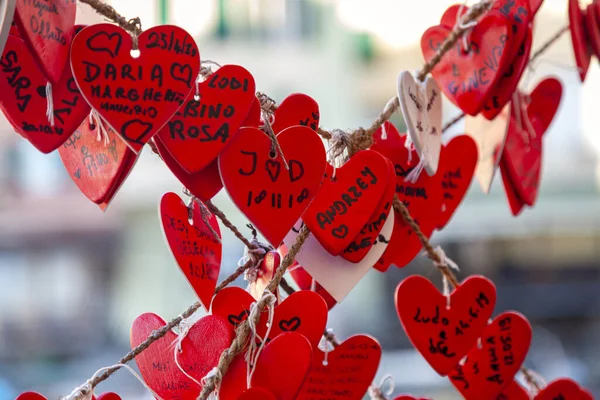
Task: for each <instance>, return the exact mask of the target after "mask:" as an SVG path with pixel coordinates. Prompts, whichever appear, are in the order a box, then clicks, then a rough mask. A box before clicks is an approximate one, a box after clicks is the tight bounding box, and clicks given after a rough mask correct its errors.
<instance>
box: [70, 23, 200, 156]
mask: <svg viewBox="0 0 600 400" xmlns="http://www.w3.org/2000/svg"><path fill="white" fill-rule="evenodd" d="M137 42H138V47H139V53H138V54H137V57H134V55H135V53H132V45H133V40H132V37H131V35H130V34H129V33H128V32H127V31H125V30H124V29H122V28H120V27H118V26H116V25H112V24H97V25H92V26H89V27H87V28H85V29H83V30H82V31H81V32H79V34H78V35H77V36H75V39H74V40H73V44H72V46H71V67H72V69H73V76H74V77H75V81H76V82H77V85H78V86H79V89H80V90H81V93H82V94H83V97H84V98H85V99H86V101H87V102H88V103H89V104H90V105H91V106H92V107H93V108H94V109H95V110H97V111H98V113H100V115H101V116H102V117H104V119H105V120H106V121H107V122H108V124H109V125H110V126H111V127H112V128H113V129H114V130H115V132H118V133H119V135H121V137H122V138H123V139H124V140H125V142H126V143H127V145H128V146H129V147H131V149H132V150H133V151H135V152H136V153H137V152H139V151H140V150H141V148H142V147H143V146H144V144H146V143H147V142H148V141H149V140H150V139H151V138H152V136H154V134H156V133H157V132H158V131H159V129H160V128H162V127H163V126H164V125H165V124H166V123H167V122H168V121H169V120H170V119H171V117H173V115H174V114H175V112H176V111H177V109H178V108H179V107H180V106H181V105H182V104H184V103H185V101H186V99H187V98H188V95H190V93H191V91H192V88H193V87H194V83H195V80H196V77H197V76H198V71H199V69H200V52H199V51H198V47H197V46H196V43H195V42H194V38H192V37H191V36H190V34H189V33H187V32H186V31H185V30H183V29H181V28H179V27H177V26H172V25H160V26H156V27H153V28H150V29H148V30H145V31H144V32H143V33H142V34H140V35H139V37H138V41H137Z"/></svg>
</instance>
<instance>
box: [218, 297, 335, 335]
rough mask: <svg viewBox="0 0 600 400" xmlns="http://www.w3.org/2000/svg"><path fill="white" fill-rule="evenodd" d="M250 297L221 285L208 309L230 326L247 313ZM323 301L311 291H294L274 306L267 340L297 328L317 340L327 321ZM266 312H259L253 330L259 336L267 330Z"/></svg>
mask: <svg viewBox="0 0 600 400" xmlns="http://www.w3.org/2000/svg"><path fill="white" fill-rule="evenodd" d="M254 302H256V300H254V298H253V297H252V296H251V295H250V294H249V293H248V292H246V291H245V290H244V289H242V288H239V287H228V288H225V289H223V290H221V291H219V293H217V295H216V296H215V297H214V299H213V302H212V306H211V311H212V314H213V315H217V316H219V317H221V318H223V319H224V320H226V321H228V322H229V323H230V324H231V325H232V326H233V327H234V328H236V327H237V326H238V325H239V324H241V323H242V322H243V321H245V320H246V319H247V318H248V315H250V308H251V305H252V303H254ZM327 312H328V310H327V305H326V304H325V301H324V300H323V299H322V298H321V296H319V295H318V294H317V293H315V292H311V291H308V290H301V291H298V292H294V293H292V294H291V295H289V296H288V297H287V298H286V299H285V300H283V301H282V302H281V303H280V304H279V305H277V306H276V307H275V312H274V315H273V325H272V327H271V330H270V331H269V337H268V338H267V340H270V339H273V338H275V337H276V336H278V335H279V334H281V333H283V332H297V333H301V334H302V335H303V336H305V337H306V338H307V339H308V340H309V342H310V343H311V344H312V345H313V346H317V345H318V344H319V340H321V336H323V332H324V331H325V326H326V324H327ZM267 314H268V313H262V315H261V319H260V321H259V323H258V324H257V328H256V331H257V333H258V335H260V336H261V337H263V336H264V335H265V333H266V330H267V326H266V325H267V322H268V315H267Z"/></svg>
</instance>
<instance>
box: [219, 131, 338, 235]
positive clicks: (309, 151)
mask: <svg viewBox="0 0 600 400" xmlns="http://www.w3.org/2000/svg"><path fill="white" fill-rule="evenodd" d="M277 141H278V142H279V146H280V147H281V149H282V151H283V158H282V155H281V154H278V152H277V154H276V155H273V154H272V141H271V139H270V138H269V136H267V134H265V133H264V132H262V131H261V130H259V129H256V128H242V129H240V131H239V132H238V134H237V135H236V136H235V137H234V138H233V140H232V141H231V143H230V144H229V146H228V147H227V149H226V150H225V151H224V152H223V153H221V154H220V155H219V170H220V173H221V179H222V181H223V184H224V186H225V189H226V190H227V193H228V194H229V197H231V200H232V201H233V202H234V203H235V205H236V206H237V207H238V208H239V210H240V211H241V212H242V213H243V214H244V215H245V216H246V217H247V218H248V219H249V220H250V222H252V224H253V225H254V226H255V227H256V229H258V230H259V231H260V232H261V233H262V234H263V236H264V237H265V238H266V239H267V240H268V241H269V242H270V243H271V244H272V245H273V246H275V247H277V246H279V244H280V243H281V241H282V240H283V238H284V237H285V235H286V234H287V233H288V232H289V230H290V229H291V228H292V226H294V223H295V222H296V221H297V220H298V218H300V217H301V216H302V215H303V214H304V213H305V211H306V210H307V207H309V204H311V201H313V198H314V197H315V195H316V194H317V191H318V190H319V186H320V185H321V181H322V180H323V174H324V172H325V164H326V161H325V148H324V146H323V142H322V141H321V139H320V138H319V136H318V135H317V134H316V133H315V132H314V131H313V130H312V129H310V128H307V127H304V126H293V127H290V128H288V129H285V130H283V131H282V132H281V133H279V134H278V135H277Z"/></svg>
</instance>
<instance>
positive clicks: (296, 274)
mask: <svg viewBox="0 0 600 400" xmlns="http://www.w3.org/2000/svg"><path fill="white" fill-rule="evenodd" d="M282 246H283V245H282ZM285 252H286V253H287V250H285ZM288 272H289V273H290V275H291V276H292V279H293V280H294V282H296V284H297V285H298V287H299V288H300V290H310V291H313V292H315V293H317V294H318V295H319V296H321V297H322V298H323V300H325V303H327V308H328V309H330V310H331V309H332V308H333V307H334V306H335V305H336V304H337V301H335V299H334V298H333V296H331V295H330V294H329V292H328V291H327V290H325V288H324V287H323V286H321V284H320V283H319V282H317V281H316V280H315V279H314V278H313V277H312V276H310V274H309V273H308V272H306V270H305V269H304V268H302V267H301V266H300V264H298V263H297V262H296V261H294V264H292V266H291V267H290V268H289V269H288Z"/></svg>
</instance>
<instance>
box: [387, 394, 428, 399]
mask: <svg viewBox="0 0 600 400" xmlns="http://www.w3.org/2000/svg"><path fill="white" fill-rule="evenodd" d="M394 400H431V399H427V398H425V397H414V396H411V395H409V394H403V395H400V396H398V397H396V398H394Z"/></svg>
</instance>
